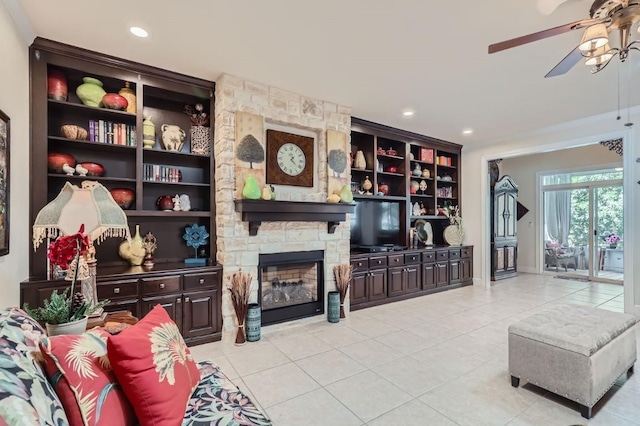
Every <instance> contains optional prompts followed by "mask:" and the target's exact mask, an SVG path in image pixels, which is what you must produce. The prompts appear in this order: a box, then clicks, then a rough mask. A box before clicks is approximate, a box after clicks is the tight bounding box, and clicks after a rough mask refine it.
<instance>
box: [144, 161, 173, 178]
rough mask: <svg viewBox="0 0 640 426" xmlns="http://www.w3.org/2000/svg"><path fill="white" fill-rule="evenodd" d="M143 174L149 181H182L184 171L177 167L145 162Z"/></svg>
mask: <svg viewBox="0 0 640 426" xmlns="http://www.w3.org/2000/svg"><path fill="white" fill-rule="evenodd" d="M142 174H143V176H142V178H143V179H144V180H145V181H147V182H174V183H175V182H182V173H181V172H180V169H178V168H176V167H167V166H161V165H159V164H148V163H144V164H143V172H142Z"/></svg>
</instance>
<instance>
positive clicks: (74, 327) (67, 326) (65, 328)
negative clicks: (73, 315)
mask: <svg viewBox="0 0 640 426" xmlns="http://www.w3.org/2000/svg"><path fill="white" fill-rule="evenodd" d="M87 320H88V317H82V318H80V319H78V320H75V321H71V322H65V323H63V324H49V323H47V324H45V325H46V326H47V334H48V335H49V336H62V335H68V334H82V333H84V331H85V330H86V329H87Z"/></svg>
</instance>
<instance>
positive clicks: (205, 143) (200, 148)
mask: <svg viewBox="0 0 640 426" xmlns="http://www.w3.org/2000/svg"><path fill="white" fill-rule="evenodd" d="M209 130H210V129H209V127H205V126H191V153H193V154H199V155H209V154H210V153H211V139H210V137H209V136H210V134H211V133H210V131H209Z"/></svg>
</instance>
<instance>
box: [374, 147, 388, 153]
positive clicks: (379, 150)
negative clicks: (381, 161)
mask: <svg viewBox="0 0 640 426" xmlns="http://www.w3.org/2000/svg"><path fill="white" fill-rule="evenodd" d="M376 152H377V153H378V154H386V153H387V151H385V150H384V148H378V150H377V151H376Z"/></svg>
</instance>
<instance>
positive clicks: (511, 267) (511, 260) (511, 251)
mask: <svg viewBox="0 0 640 426" xmlns="http://www.w3.org/2000/svg"><path fill="white" fill-rule="evenodd" d="M504 257H505V270H506V271H507V272H515V270H516V259H517V257H518V256H517V247H515V246H506V247H505V248H504Z"/></svg>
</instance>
